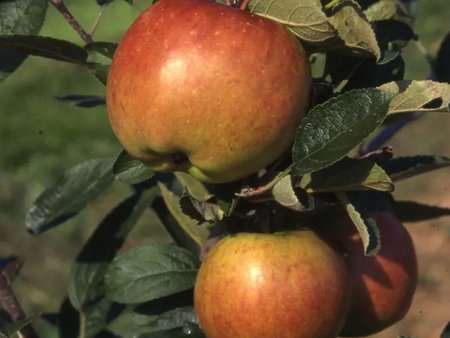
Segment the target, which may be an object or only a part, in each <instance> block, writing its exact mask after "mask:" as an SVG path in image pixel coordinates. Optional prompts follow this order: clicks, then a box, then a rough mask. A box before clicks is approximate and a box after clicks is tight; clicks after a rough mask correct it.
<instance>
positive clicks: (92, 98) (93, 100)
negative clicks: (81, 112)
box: [55, 94, 106, 108]
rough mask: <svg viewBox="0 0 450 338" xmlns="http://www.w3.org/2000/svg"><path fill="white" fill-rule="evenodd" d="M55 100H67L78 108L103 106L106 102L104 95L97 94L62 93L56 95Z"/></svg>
mask: <svg viewBox="0 0 450 338" xmlns="http://www.w3.org/2000/svg"><path fill="white" fill-rule="evenodd" d="M55 98H56V99H57V100H60V101H63V102H69V103H70V104H72V105H74V106H75V107H80V108H93V107H98V106H104V105H105V104H106V98H105V97H104V96H97V95H73V94H71V95H64V96H56V97H55Z"/></svg>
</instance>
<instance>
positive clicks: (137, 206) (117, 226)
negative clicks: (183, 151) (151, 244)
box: [69, 187, 158, 310]
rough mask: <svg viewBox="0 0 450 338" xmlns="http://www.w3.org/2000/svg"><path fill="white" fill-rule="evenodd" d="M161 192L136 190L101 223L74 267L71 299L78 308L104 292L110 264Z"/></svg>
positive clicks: (70, 285)
mask: <svg viewBox="0 0 450 338" xmlns="http://www.w3.org/2000/svg"><path fill="white" fill-rule="evenodd" d="M157 194H158V188H156V187H153V188H151V189H148V190H144V191H140V192H136V193H134V194H133V195H132V196H131V197H129V198H127V199H126V200H124V201H123V202H121V203H120V204H119V205H118V206H116V207H115V208H114V209H113V210H112V211H111V212H110V213H109V214H108V216H106V218H105V219H104V220H103V221H102V222H101V223H100V224H99V226H98V227H97V229H96V230H95V232H94V234H93V235H92V236H91V238H90V239H89V241H88V242H87V243H86V245H85V247H84V248H83V250H82V251H81V253H80V254H79V255H78V257H77V260H76V262H75V265H74V266H73V267H72V271H71V279H70V282H69V298H70V301H71V303H72V305H73V306H74V307H75V308H76V309H78V310H83V309H84V307H85V306H86V305H88V304H90V303H91V302H92V301H94V300H96V299H98V298H99V297H101V296H102V295H103V294H104V285H103V279H104V276H105V273H106V269H107V267H108V265H109V263H110V262H111V261H112V260H113V259H114V257H115V256H116V254H117V252H118V251H119V249H120V248H121V247H122V244H123V243H124V241H125V239H126V238H127V236H128V234H129V233H130V231H131V230H132V229H133V227H134V225H135V224H136V223H137V221H138V220H139V218H140V216H141V215H142V213H143V212H144V211H145V209H146V208H148V207H149V206H150V204H151V203H152V201H153V200H154V199H155V197H156V196H157Z"/></svg>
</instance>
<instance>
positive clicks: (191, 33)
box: [107, 0, 311, 183]
mask: <svg viewBox="0 0 450 338" xmlns="http://www.w3.org/2000/svg"><path fill="white" fill-rule="evenodd" d="M310 89H311V74H310V65H309V62H308V56H307V55H306V52H305V50H304V49H303V47H302V45H301V44H300V42H299V41H298V39H296V38H295V36H294V35H292V34H291V33H290V32H288V31H287V30H286V29H285V28H284V27H283V26H282V25H281V24H279V23H277V22H274V21H271V20H269V19H265V18H262V17H259V16H256V15H253V14H251V13H250V12H248V11H243V10H240V9H238V8H234V7H228V6H225V5H221V4H217V3H214V2H212V1H209V0H160V1H158V2H157V3H155V4H154V5H152V6H151V7H149V9H147V10H146V11H144V12H143V13H142V14H141V15H140V16H139V18H138V19H137V20H136V21H135V22H134V23H133V24H132V25H131V27H130V28H129V29H128V31H127V32H126V33H125V35H124V37H123V38H122V40H121V42H120V43H119V45H118V48H117V50H116V53H115V55H114V57H113V61H112V65H111V68H110V72H109V76H108V83H107V109H108V113H109V118H110V121H111V125H112V128H113V130H114V132H115V134H116V135H117V137H118V139H119V141H120V142H121V144H122V145H123V147H124V148H125V149H126V150H127V152H128V153H129V154H130V155H132V156H133V157H135V158H137V159H139V160H141V161H142V162H144V163H145V164H147V165H148V166H149V167H150V168H151V169H153V170H155V171H169V172H171V171H184V172H189V173H191V174H192V175H193V176H195V177H196V178H198V179H200V180H201V181H203V182H209V183H223V182H230V181H234V180H237V179H241V178H243V177H245V176H248V175H250V174H252V173H255V172H257V171H259V170H260V169H262V168H264V167H265V166H267V165H269V164H270V163H271V162H273V161H274V160H275V159H276V158H277V157H279V156H280V155H281V154H282V153H283V152H284V151H285V150H286V149H287V148H288V147H289V145H290V144H291V142H292V141H293V137H294V133H295V130H296V129H297V127H298V125H299V124H300V122H301V120H302V118H303V116H304V115H305V113H306V111H307V109H308V106H309V96H310Z"/></svg>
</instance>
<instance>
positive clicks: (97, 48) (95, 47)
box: [84, 42, 117, 59]
mask: <svg viewBox="0 0 450 338" xmlns="http://www.w3.org/2000/svg"><path fill="white" fill-rule="evenodd" d="M84 48H86V49H87V50H88V51H94V52H96V53H98V54H101V55H103V56H106V57H107V58H109V59H112V57H113V56H114V52H115V51H116V48H117V43H113V42H91V43H88V44H87V45H86V46H84Z"/></svg>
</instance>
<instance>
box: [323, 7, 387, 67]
mask: <svg viewBox="0 0 450 338" xmlns="http://www.w3.org/2000/svg"><path fill="white" fill-rule="evenodd" d="M332 11H333V14H332V16H330V17H329V18H328V20H329V21H330V23H331V24H332V25H333V27H334V28H335V29H336V31H337V32H338V36H339V37H340V38H341V39H342V41H344V43H345V45H346V46H347V47H348V48H350V49H351V50H352V51H354V52H356V53H357V54H363V55H367V56H373V57H375V58H376V59H377V60H378V59H379V58H380V56H381V52H380V48H379V47H378V42H377V38H376V36H375V32H374V31H373V28H372V26H371V25H370V23H369V21H368V20H367V18H366V17H365V15H364V13H363V12H362V10H361V7H360V6H359V4H358V3H357V2H356V1H354V0H344V1H340V2H339V4H338V5H336V6H335V7H334V8H333V9H332Z"/></svg>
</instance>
